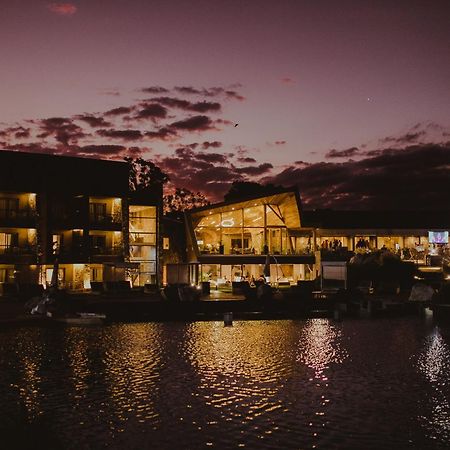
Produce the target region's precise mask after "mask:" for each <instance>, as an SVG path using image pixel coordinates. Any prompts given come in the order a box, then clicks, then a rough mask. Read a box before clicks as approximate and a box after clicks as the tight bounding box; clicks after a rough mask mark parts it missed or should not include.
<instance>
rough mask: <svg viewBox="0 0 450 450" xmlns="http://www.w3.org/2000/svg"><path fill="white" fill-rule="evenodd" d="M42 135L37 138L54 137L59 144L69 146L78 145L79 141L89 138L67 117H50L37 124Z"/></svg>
mask: <svg viewBox="0 0 450 450" xmlns="http://www.w3.org/2000/svg"><path fill="white" fill-rule="evenodd" d="M35 123H36V124H37V125H38V127H39V129H40V130H41V133H40V134H39V135H38V136H37V137H38V138H40V139H45V138H47V137H50V136H52V137H54V138H55V139H56V140H57V141H58V142H59V143H61V144H63V145H66V146H68V145H69V144H76V143H77V142H78V139H81V138H84V137H86V136H87V134H86V133H84V132H83V130H82V129H81V128H80V127H79V126H78V125H76V124H75V123H73V121H72V119H69V118H66V117H50V118H48V119H43V120H40V121H37V122H35Z"/></svg>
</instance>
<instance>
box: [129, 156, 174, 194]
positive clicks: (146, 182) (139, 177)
mask: <svg viewBox="0 0 450 450" xmlns="http://www.w3.org/2000/svg"><path fill="white" fill-rule="evenodd" d="M125 161H126V162H127V164H128V169H129V187H130V191H132V192H136V191H140V192H142V191H146V190H149V189H152V188H154V187H156V186H163V185H164V184H166V183H167V182H168V181H169V176H168V175H167V174H166V173H164V172H163V171H162V170H161V169H160V168H159V167H158V166H157V165H156V164H154V163H152V162H151V161H146V160H145V159H143V158H136V159H133V158H131V157H126V158H125Z"/></svg>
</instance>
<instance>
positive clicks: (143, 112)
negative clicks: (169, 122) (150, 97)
mask: <svg viewBox="0 0 450 450" xmlns="http://www.w3.org/2000/svg"><path fill="white" fill-rule="evenodd" d="M166 117H167V109H166V108H164V106H162V105H160V104H159V103H146V104H144V107H143V108H142V109H140V110H139V111H138V112H137V113H136V115H135V116H134V118H135V119H165V118H166Z"/></svg>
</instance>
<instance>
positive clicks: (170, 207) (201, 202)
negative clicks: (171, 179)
mask: <svg viewBox="0 0 450 450" xmlns="http://www.w3.org/2000/svg"><path fill="white" fill-rule="evenodd" d="M209 204H210V202H209V201H208V199H207V198H206V197H205V196H204V195H203V194H202V193H201V192H192V191H190V190H189V189H186V188H176V189H175V192H174V193H173V194H169V195H165V196H164V212H165V213H180V212H183V211H187V210H189V209H192V208H200V207H202V206H207V205H209Z"/></svg>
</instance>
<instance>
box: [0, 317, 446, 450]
mask: <svg viewBox="0 0 450 450" xmlns="http://www.w3.org/2000/svg"><path fill="white" fill-rule="evenodd" d="M449 379H450V330H449V329H445V328H439V327H437V326H435V325H434V324H433V323H430V322H426V321H425V320H424V319H392V320H389V319H383V320H381V319H380V320H348V321H344V322H341V323H335V322H333V321H329V320H327V319H313V320H307V321H267V322H260V321H254V322H235V324H234V326H233V327H230V328H224V327H223V324H222V323H219V322H198V323H190V324H182V323H143V324H115V325H110V326H106V327H99V328H54V329H46V328H37V327H35V328H18V329H9V330H4V331H2V332H0V399H1V401H0V423H1V424H2V426H3V429H5V428H7V429H8V430H9V432H8V433H9V434H8V436H9V439H11V435H12V436H13V435H14V432H12V431H11V430H16V431H15V432H16V433H18V434H20V435H22V433H27V432H28V431H27V430H29V427H30V426H31V427H32V426H33V424H38V427H40V429H41V430H44V432H48V433H50V434H51V435H52V437H54V438H55V439H56V440H57V441H58V443H59V444H60V445H61V447H62V448H77V449H83V448H92V449H98V448H106V447H107V448H117V449H146V448H149V449H150V448H152V449H153V448H154V449H161V448H169V449H172V448H174V449H175V448H188V449H201V448H211V447H212V448H258V449H260V448H261V449H265V448H267V449H269V448H271V449H273V448H280V449H290V448H324V449H334V448H345V449H391V448H392V449H394V448H395V449H403V448H412V449H440V448H448V445H449V444H448V442H450V383H449ZM18 424H19V425H18ZM27 424H31V425H27ZM27 427H28V428H27ZM12 439H14V437H12ZM1 440H2V438H1V437H0V441H1ZM3 443H4V441H3ZM0 447H2V448H8V447H3V446H2V443H1V442H0Z"/></svg>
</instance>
